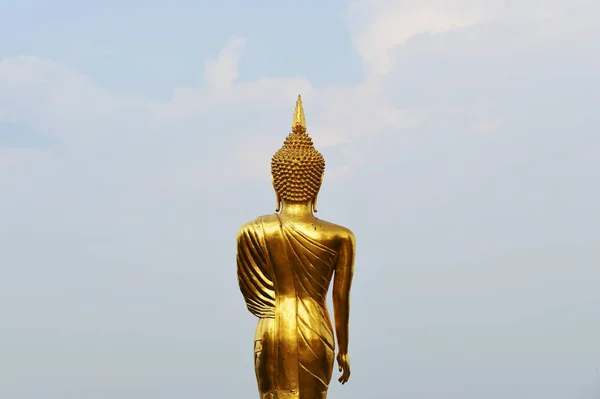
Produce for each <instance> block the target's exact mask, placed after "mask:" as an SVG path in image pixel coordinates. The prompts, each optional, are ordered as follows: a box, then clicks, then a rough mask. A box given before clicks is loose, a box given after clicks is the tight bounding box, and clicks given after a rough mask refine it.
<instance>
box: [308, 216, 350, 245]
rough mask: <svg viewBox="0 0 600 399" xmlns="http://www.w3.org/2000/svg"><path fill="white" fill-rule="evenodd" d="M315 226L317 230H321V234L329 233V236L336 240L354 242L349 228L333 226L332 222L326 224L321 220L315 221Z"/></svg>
mask: <svg viewBox="0 0 600 399" xmlns="http://www.w3.org/2000/svg"><path fill="white" fill-rule="evenodd" d="M315 225H316V226H317V228H318V229H320V230H322V231H323V232H327V233H329V234H330V235H331V236H333V237H335V238H338V239H348V240H352V241H354V240H355V238H354V233H353V232H352V230H350V229H349V228H347V227H345V226H342V225H339V224H335V223H332V222H328V221H326V220H321V219H317V220H316V221H315Z"/></svg>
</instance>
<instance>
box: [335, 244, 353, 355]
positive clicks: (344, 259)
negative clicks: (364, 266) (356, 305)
mask: <svg viewBox="0 0 600 399" xmlns="http://www.w3.org/2000/svg"><path fill="white" fill-rule="evenodd" d="M355 247H356V240H355V238H354V234H352V232H348V234H347V235H346V236H345V237H344V238H343V239H342V244H341V248H340V253H339V255H338V259H337V261H336V265H335V277H334V281H333V312H334V317H335V330H336V335H337V341H338V346H339V348H338V350H339V353H340V354H341V355H347V353H348V323H349V318H350V287H351V285H352V276H353V274H354V252H355Z"/></svg>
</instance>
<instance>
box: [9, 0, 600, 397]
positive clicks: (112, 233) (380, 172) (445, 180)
mask: <svg viewBox="0 0 600 399" xmlns="http://www.w3.org/2000/svg"><path fill="white" fill-rule="evenodd" d="M254 4H255V3H250V2H242V1H223V2H193V3H192V2H187V1H177V2H170V3H168V5H167V3H164V4H162V5H159V4H152V3H143V2H129V3H127V4H123V3H120V2H119V3H118V2H112V1H108V2H102V3H97V4H91V3H90V4H85V3H82V2H67V1H55V2H41V1H37V2H31V1H29V2H28V1H23V0H21V1H7V0H4V2H3V3H2V5H1V7H0V398H3V399H4V398H7V399H40V398H44V399H54V398H57V399H69V398H73V399H80V398H86V399H87V398H89V399H105V398H111V399H121V398H123V399H125V398H127V399H132V398H144V399H163V398H164V399H172V398H177V399H179V398H181V399H188V398H189V399H191V398H224V399H231V398H246V397H247V398H253V397H256V396H257V394H256V383H255V379H254V372H253V367H252V338H253V334H254V328H255V325H256V320H255V319H254V318H253V317H252V316H251V315H250V314H248V312H247V310H246V308H245V306H244V303H243V300H242V297H241V294H240V293H239V290H238V287H237V281H236V275H235V258H234V253H235V233H236V230H237V229H238V227H239V226H240V225H241V224H243V223H245V222H247V221H249V220H251V219H253V218H254V217H256V216H258V215H261V214H266V213H270V212H272V211H273V210H274V206H275V200H274V194H273V191H272V187H271V186H270V180H269V161H270V157H271V155H272V154H273V152H274V151H276V150H277V148H279V146H280V145H281V144H282V142H283V139H284V138H285V136H286V135H287V133H288V131H289V128H290V122H291V116H292V110H293V106H294V103H295V100H296V96H297V95H298V93H301V94H302V95H303V98H304V106H305V111H306V117H307V124H308V128H309V133H310V134H311V135H312V137H313V138H314V141H315V143H316V146H317V148H318V149H319V150H320V151H321V152H322V153H323V154H324V156H325V158H326V161H327V169H326V177H325V182H324V187H323V190H322V193H321V196H320V209H319V210H320V212H319V214H318V216H319V217H321V218H323V219H326V220H330V221H332V222H335V223H339V224H342V225H345V226H348V227H349V228H351V229H352V230H353V231H354V232H355V234H356V236H357V243H358V247H357V249H358V252H357V260H356V275H355V283H354V288H353V293H352V314H351V341H350V357H351V361H352V373H353V374H352V376H351V380H350V382H349V383H348V384H347V385H345V386H343V387H342V386H340V385H339V384H338V383H337V382H336V379H337V372H335V373H334V379H333V381H332V384H331V390H330V392H331V393H330V397H331V398H365V397H370V398H382V399H393V398H404V397H406V398H416V399H417V398H418V399H433V398H436V399H437V398H440V397H443V398H456V399H471V398H473V399H475V398H477V399H480V398H486V399H506V398H511V399H531V398H544V399H563V398H569V399H592V398H599V397H600V344H599V341H598V337H600V313H599V312H598V309H600V290H598V287H599V286H600V272H599V270H598V265H600V246H599V242H600V233H599V232H598V226H599V225H600V211H599V210H598V204H600V189H599V188H598V184H597V183H596V182H597V181H599V179H600V138H599V137H600V135H599V133H600V113H599V112H598V107H599V104H600V96H599V94H598V93H600V51H598V50H599V49H598V43H600V28H599V26H600V25H598V23H597V20H596V19H595V15H598V14H599V12H600V6H599V5H598V4H596V2H594V1H593V0H572V1H568V2H567V1H559V0H545V1H537V0H521V1H519V2H516V1H505V0H476V1H472V0H431V1H429V2H423V1H416V0H415V1H411V0H406V1H395V0H359V1H355V2H352V3H348V2H345V1H329V2H326V3H323V4H321V3H320V2H317V1H307V2H303V3H302V4H299V3H296V2H294V3H292V2H287V1H279V2H275V1H273V2H270V3H267V2H263V3H261V5H260V6H258V5H254Z"/></svg>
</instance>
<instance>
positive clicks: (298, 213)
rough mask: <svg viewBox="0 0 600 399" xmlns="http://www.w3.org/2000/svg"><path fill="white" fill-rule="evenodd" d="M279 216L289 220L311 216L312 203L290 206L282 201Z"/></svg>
mask: <svg viewBox="0 0 600 399" xmlns="http://www.w3.org/2000/svg"><path fill="white" fill-rule="evenodd" d="M280 215H281V216H284V217H289V218H301V217H307V216H312V215H313V212H312V201H308V202H306V203H301V204H290V203H287V202H285V201H284V202H283V203H282V204H281V213H280Z"/></svg>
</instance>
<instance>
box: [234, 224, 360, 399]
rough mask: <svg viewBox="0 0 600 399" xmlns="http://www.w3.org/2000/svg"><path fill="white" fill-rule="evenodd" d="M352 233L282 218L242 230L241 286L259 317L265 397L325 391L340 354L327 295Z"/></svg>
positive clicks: (257, 349) (259, 370) (261, 379)
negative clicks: (279, 392)
mask: <svg viewBox="0 0 600 399" xmlns="http://www.w3.org/2000/svg"><path fill="white" fill-rule="evenodd" d="M347 234H351V233H350V232H349V230H348V229H346V228H344V227H341V226H337V225H335V224H333V223H329V222H326V221H323V220H319V219H316V218H314V217H310V218H297V219H294V218H286V217H285V216H280V215H277V214H273V215H266V216H262V217H259V218H257V219H256V220H254V221H253V222H250V223H247V224H245V225H244V226H242V228H241V229H240V233H239V234H238V276H239V280H240V287H241V288H242V293H243V294H244V297H245V299H246V303H247V305H248V309H249V310H250V311H251V312H252V313H253V314H254V315H256V316H258V317H260V318H261V322H259V326H258V328H257V333H256V334H257V335H256V337H255V341H256V343H255V355H256V358H255V364H256V371H257V378H258V379H259V386H260V390H261V392H267V391H272V390H273V389H275V388H277V389H287V390H290V391H293V390H296V389H299V387H304V388H303V389H304V390H305V391H306V392H314V393H315V394H314V395H313V396H312V397H319V396H317V395H316V393H317V392H321V393H324V392H326V390H327V385H328V383H329V380H330V378H331V373H332V370H333V361H334V349H335V340H334V334H333V328H332V325H331V320H330V317H329V313H328V311H327V307H326V297H327V292H328V290H329V285H330V282H331V280H332V277H333V273H334V270H335V263H336V260H337V257H338V254H339V251H340V249H341V240H342V239H343V237H344V236H345V235H347ZM270 320H272V321H270ZM315 376H317V378H316V377H315ZM309 396H310V395H309ZM307 397H308V396H307Z"/></svg>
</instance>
